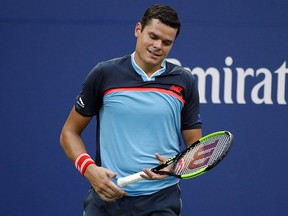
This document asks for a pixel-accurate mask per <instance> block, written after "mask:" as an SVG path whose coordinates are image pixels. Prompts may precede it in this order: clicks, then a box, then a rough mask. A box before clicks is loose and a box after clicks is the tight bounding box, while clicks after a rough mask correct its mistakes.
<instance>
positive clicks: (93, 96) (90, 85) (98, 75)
mask: <svg viewBox="0 0 288 216" xmlns="http://www.w3.org/2000/svg"><path fill="white" fill-rule="evenodd" d="M102 80H103V73H102V67H101V64H97V65H96V66H95V67H94V68H93V69H92V70H91V71H90V73H89V74H88V75H87V77H86V79H85V81H84V83H83V84H82V89H81V90H80V92H79V94H78V95H77V96H76V99H75V109H76V111H77V112H78V113H80V114H81V115H83V116H94V115H97V114H98V112H99V109H100V107H101V105H102V100H103V99H102V96H101V95H102V91H101V83H102Z"/></svg>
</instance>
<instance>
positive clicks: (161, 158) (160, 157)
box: [155, 153, 167, 163]
mask: <svg viewBox="0 0 288 216" xmlns="http://www.w3.org/2000/svg"><path fill="white" fill-rule="evenodd" d="M155 157H156V159H157V160H158V161H159V162H160V163H163V162H165V161H167V158H166V157H163V156H162V155H160V154H158V153H156V154H155Z"/></svg>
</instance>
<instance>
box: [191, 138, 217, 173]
mask: <svg viewBox="0 0 288 216" xmlns="http://www.w3.org/2000/svg"><path fill="white" fill-rule="evenodd" d="M218 142H219V140H216V141H215V142H213V143H211V144H209V145H204V146H201V147H200V148H199V149H197V150H196V151H195V153H194V155H193V159H192V161H191V163H190V164H189V166H188V168H189V169H190V170H192V169H197V168H199V167H203V166H207V164H208V163H209V160H210V157H211V155H212V154H213V152H214V150H215V147H216V146H217V144H218Z"/></svg>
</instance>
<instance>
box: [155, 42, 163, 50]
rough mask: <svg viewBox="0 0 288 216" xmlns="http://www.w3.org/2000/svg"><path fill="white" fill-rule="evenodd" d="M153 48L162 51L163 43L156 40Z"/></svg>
mask: <svg viewBox="0 0 288 216" xmlns="http://www.w3.org/2000/svg"><path fill="white" fill-rule="evenodd" d="M153 46H154V47H155V48H159V49H160V48H161V46H162V41H161V40H155V41H154V44H153Z"/></svg>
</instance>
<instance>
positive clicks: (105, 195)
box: [84, 164, 128, 202]
mask: <svg viewBox="0 0 288 216" xmlns="http://www.w3.org/2000/svg"><path fill="white" fill-rule="evenodd" d="M84 176H85V177H86V178H87V179H88V181H89V182H90V184H91V185H92V187H93V188H94V190H95V192H96V193H97V194H98V195H99V197H100V198H101V199H102V200H103V201H106V202H113V201H115V200H116V199H119V198H122V197H123V196H127V195H128V194H127V193H126V192H125V191H123V190H121V189H120V188H118V187H117V186H116V185H115V184H114V183H113V182H112V181H111V180H110V179H109V178H115V177H116V176H117V174H116V173H113V172H112V171H110V170H108V169H105V168H103V167H98V166H96V165H94V164H92V165H89V166H88V167H87V169H86V171H85V174H84Z"/></svg>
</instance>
